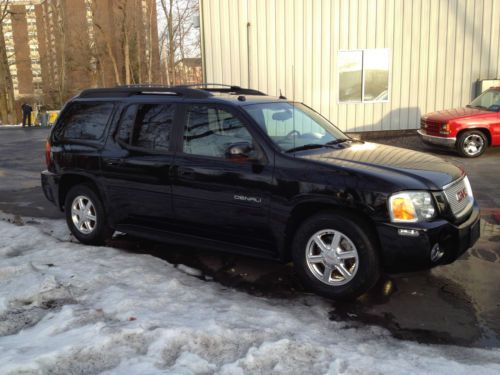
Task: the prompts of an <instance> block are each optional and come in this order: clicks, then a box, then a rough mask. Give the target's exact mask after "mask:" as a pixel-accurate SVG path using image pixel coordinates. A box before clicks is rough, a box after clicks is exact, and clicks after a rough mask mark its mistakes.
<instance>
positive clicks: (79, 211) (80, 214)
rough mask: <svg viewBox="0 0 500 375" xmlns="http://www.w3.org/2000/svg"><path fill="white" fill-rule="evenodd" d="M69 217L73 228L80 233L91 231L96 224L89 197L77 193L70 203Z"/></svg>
mask: <svg viewBox="0 0 500 375" xmlns="http://www.w3.org/2000/svg"><path fill="white" fill-rule="evenodd" d="M71 219H72V221H73V224H74V226H75V228H76V229H77V230H78V231H79V232H80V233H82V234H85V235H88V234H90V233H92V232H93V231H94V230H95V228H96V225H97V214H96V209H95V207H94V204H93V203H92V201H91V200H90V198H88V197H86V196H84V195H79V196H77V197H76V198H75V199H73V203H72V204H71Z"/></svg>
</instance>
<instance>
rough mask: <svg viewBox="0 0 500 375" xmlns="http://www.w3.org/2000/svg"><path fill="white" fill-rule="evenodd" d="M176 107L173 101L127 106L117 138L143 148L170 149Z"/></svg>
mask: <svg viewBox="0 0 500 375" xmlns="http://www.w3.org/2000/svg"><path fill="white" fill-rule="evenodd" d="M176 108H177V106H176V104H173V103H168V104H140V105H138V104H134V105H131V106H129V107H127V108H126V109H125V111H124V112H123V113H122V116H121V118H120V126H119V128H118V129H117V132H116V134H115V139H117V140H118V141H120V142H121V143H126V144H128V145H130V146H133V147H136V148H140V149H143V150H150V151H157V152H158V151H159V152H164V151H168V150H169V149H170V137H171V134H172V125H173V121H174V116H175V110H176Z"/></svg>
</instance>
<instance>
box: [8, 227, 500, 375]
mask: <svg viewBox="0 0 500 375" xmlns="http://www.w3.org/2000/svg"><path fill="white" fill-rule="evenodd" d="M69 238H70V236H69V233H68V230H67V229H66V226H65V223H64V222H63V221H49V220H40V219H37V222H35V223H28V222H25V223H24V225H15V224H12V223H8V222H5V221H0V373H1V374H18V373H23V374H24V373H26V374H38V373H54V374H68V373H105V374H131V373H140V374H159V373H162V374H165V373H172V374H202V373H220V374H256V373H275V374H302V373H323V374H339V373H346V374H401V373H412V374H414V373H426V374H428V373H433V374H471V373H479V372H480V373H481V374H482V375H487V374H498V373H500V352H499V351H498V350H496V351H495V350H486V349H467V348H457V347H453V346H433V345H420V344H417V343H412V342H405V341H399V340H396V339H393V338H392V337H391V336H390V334H389V333H388V332H387V331H385V330H384V329H382V328H379V327H370V326H366V327H364V328H352V327H350V326H349V325H348V324H347V323H345V322H341V321H331V320H330V319H329V317H328V312H329V311H330V310H331V305H330V304H329V303H328V302H327V301H326V300H324V299H322V298H319V297H314V296H304V297H303V298H302V299H301V298H298V299H293V300H282V299H270V298H260V297H254V296H250V295H248V294H245V293H242V292H239V291H235V290H229V289H227V288H225V287H222V286H221V285H219V284H218V283H214V282H205V281H203V280H200V279H199V278H197V277H193V276H192V274H196V275H195V276H197V275H198V274H199V272H194V271H193V270H192V269H190V268H188V267H181V266H178V267H177V268H176V267H175V266H173V265H171V264H169V263H167V262H165V261H163V260H161V259H158V258H155V257H153V256H150V255H144V254H131V253H127V252H124V251H120V250H117V249H113V248H108V247H92V246H83V245H80V244H78V243H73V242H69V241H68V239H69ZM195 271H197V270H195Z"/></svg>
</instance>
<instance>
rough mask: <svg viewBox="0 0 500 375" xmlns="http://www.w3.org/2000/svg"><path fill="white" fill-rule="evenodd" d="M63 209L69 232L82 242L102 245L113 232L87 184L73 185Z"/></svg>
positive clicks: (94, 193)
mask: <svg viewBox="0 0 500 375" xmlns="http://www.w3.org/2000/svg"><path fill="white" fill-rule="evenodd" d="M64 210H65V213H66V223H67V224H68V227H69V229H70V230H71V233H73V235H74V236H75V237H76V238H77V239H78V241H80V242H82V243H84V244H87V245H102V244H104V243H105V241H106V239H108V238H110V237H111V235H112V234H113V230H112V229H111V228H110V227H109V226H108V224H107V220H106V214H105V212H104V207H103V205H102V202H101V200H100V199H99V196H98V195H97V193H96V192H95V191H94V190H93V188H92V187H90V186H89V185H86V184H81V185H76V186H73V187H72V188H71V189H70V190H69V192H68V194H67V195H66V199H65V204H64Z"/></svg>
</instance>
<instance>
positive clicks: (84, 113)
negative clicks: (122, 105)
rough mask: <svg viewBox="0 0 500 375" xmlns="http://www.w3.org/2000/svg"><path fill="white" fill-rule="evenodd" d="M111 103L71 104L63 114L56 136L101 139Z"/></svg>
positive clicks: (111, 109)
mask: <svg viewBox="0 0 500 375" xmlns="http://www.w3.org/2000/svg"><path fill="white" fill-rule="evenodd" d="M112 112H113V103H109V102H108V103H73V104H71V106H70V107H69V108H68V110H66V111H65V112H64V117H63V118H62V119H61V124H62V126H61V127H60V131H58V132H57V134H58V136H62V138H67V139H82V140H89V141H95V140H99V139H101V138H102V135H103V134H104V130H105V128H106V124H107V123H108V120H109V118H110V116H111V113H112Z"/></svg>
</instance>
